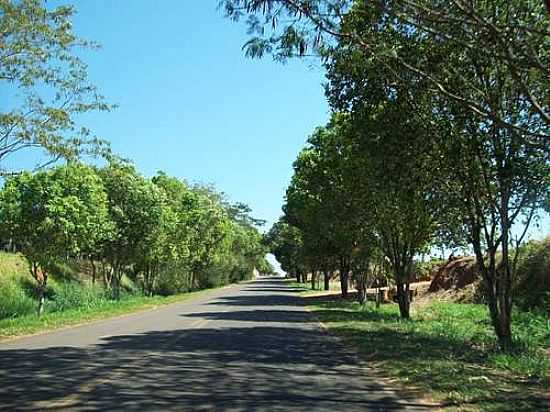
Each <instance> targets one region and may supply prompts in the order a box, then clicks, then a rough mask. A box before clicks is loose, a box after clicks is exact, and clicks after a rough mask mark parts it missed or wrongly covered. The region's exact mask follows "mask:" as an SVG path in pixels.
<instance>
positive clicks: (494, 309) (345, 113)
mask: <svg viewBox="0 0 550 412" xmlns="http://www.w3.org/2000/svg"><path fill="white" fill-rule="evenodd" d="M221 4H222V7H223V10H224V11H225V12H226V15H227V17H229V18H231V19H233V20H241V21H246V24H247V26H248V29H249V34H250V38H249V41H248V42H247V43H246V44H245V46H244V48H245V53H246V54H247V55H248V56H250V57H255V58H261V57H263V56H265V55H272V56H273V57H274V59H275V60H278V61H286V60H288V59H291V58H312V57H315V56H317V57H319V58H320V61H321V62H322V65H323V67H324V69H325V73H326V84H325V90H326V97H327V101H328V103H329V105H330V107H331V109H332V113H331V116H330V120H329V121H328V123H327V124H326V125H321V126H319V127H317V128H316V129H315V130H314V131H312V133H311V135H310V136H309V138H308V140H307V143H306V145H305V147H304V148H303V149H302V151H301V152H300V153H299V154H298V156H297V158H296V160H295V162H294V164H293V169H294V174H293V177H292V179H291V182H290V184H289V186H288V188H287V191H286V198H285V203H284V205H283V216H281V218H280V220H279V221H278V222H276V223H275V224H274V226H273V227H272V228H271V230H270V231H269V233H268V234H267V236H266V240H267V242H268V243H269V244H270V248H271V251H272V252H273V253H274V254H275V256H276V257H277V259H278V260H279V262H281V264H282V267H283V269H284V270H285V271H286V272H287V273H288V274H289V275H291V276H292V277H294V278H295V279H296V282H297V283H301V284H306V282H310V288H311V289H317V288H319V286H318V285H320V284H321V285H322V287H323V289H325V290H329V289H330V286H331V280H334V279H337V280H338V281H339V282H340V292H341V298H340V300H335V301H333V302H331V303H323V304H321V306H318V307H317V309H316V310H317V315H318V316H319V317H320V318H321V320H322V321H324V322H326V323H327V325H328V327H329V328H330V329H332V330H334V331H335V332H336V333H338V334H341V335H344V336H346V337H349V338H350V339H351V340H352V341H353V342H354V343H355V344H357V345H358V346H360V347H361V348H362V350H363V351H364V353H365V354H366V355H367V359H374V360H378V361H380V362H381V363H383V364H384V368H385V369H386V370H387V371H388V372H389V374H390V375H393V376H398V377H400V378H402V379H403V380H405V381H407V382H412V383H420V384H421V385H422V388H426V390H427V391H428V392H431V391H432V388H433V391H435V392H436V393H439V394H440V397H441V398H443V399H445V400H446V401H448V402H451V403H452V402H456V403H458V404H460V408H466V409H467V408H469V407H471V408H473V409H474V410H475V409H478V408H481V409H486V410H492V409H494V410H510V409H515V410H539V409H541V408H540V406H541V405H543V404H537V403H536V401H535V399H540V397H535V396H534V395H533V398H532V399H530V398H529V396H530V395H531V394H533V393H537V392H539V394H540V393H542V392H544V391H548V362H547V360H546V358H547V357H548V347H547V345H548V344H547V342H548V338H549V336H548V329H549V313H550V307H549V303H550V302H549V301H548V296H549V292H550V289H549V287H548V279H549V275H550V271H549V270H548V269H549V266H548V258H547V256H548V250H549V249H548V239H547V240H545V241H543V242H539V243H537V242H533V243H530V244H527V245H526V244H525V241H526V240H527V239H528V237H529V236H528V233H529V230H530V229H531V228H533V222H535V221H536V220H537V219H539V218H541V217H544V216H545V217H546V219H547V215H546V213H547V212H549V211H550V208H549V205H550V197H549V195H548V194H549V193H550V179H549V178H548V177H549V176H550V145H549V142H550V134H549V126H550V116H549V113H550V105H549V102H550V100H549V99H548V87H547V85H546V84H545V83H547V81H546V80H545V78H547V75H548V70H549V66H548V63H549V62H548V52H547V47H546V43H547V38H548V35H549V27H550V26H549V23H550V20H549V14H548V4H546V2H541V1H536V0H533V1H522V0H512V1H509V0H506V1H504V0H491V1H475V2H465V1H451V2H444V3H443V2H439V1H433V0H426V1H417V2H415V1H412V2H411V1H355V0H350V1H340V0H315V1H292V0H281V1H277V2H273V1H270V0H222V1H221ZM545 234H548V233H545ZM440 250H442V251H443V252H444V253H445V254H446V255H447V256H449V258H448V259H447V256H441V255H439V258H440V261H439V262H438V264H440V265H448V266H449V268H450V267H452V265H453V262H455V259H456V258H457V256H456V255H457V254H462V255H467V256H465V259H464V260H460V261H456V262H455V263H456V264H458V263H464V262H471V263H472V265H471V266H472V267H474V268H475V273H473V272H472V271H470V272H469V274H470V275H471V277H472V279H471V281H469V282H468V283H474V282H475V284H476V301H477V302H481V303H483V305H479V304H471V303H464V304H456V303H449V302H447V303H433V302H431V303H428V304H426V305H424V306H419V307H416V308H415V304H414V303H413V302H414V299H413V298H414V295H415V293H416V291H415V290H413V289H416V287H417V284H416V281H417V280H422V279H423V278H424V280H426V275H427V274H429V273H430V269H429V267H426V264H427V262H426V259H423V257H426V256H432V257H433V256H434V255H435V254H436V252H438V251H440ZM434 263H435V262H434ZM469 269H471V268H469ZM451 272H453V271H452V270H449V273H451ZM453 273H454V272H453ZM429 279H430V278H429V277H428V280H429ZM413 284H414V286H413ZM351 288H354V289H355V292H354V294H353V297H354V298H355V300H356V303H352V302H351V301H350V300H349V296H350V289H351ZM380 289H384V290H385V291H384V292H383V293H381V292H380ZM369 294H370V295H374V298H375V299H376V301H375V302H376V303H375V307H376V306H379V308H378V309H377V310H374V308H372V307H371V305H370V304H367V303H366V302H367V298H369ZM310 297H311V296H308V297H306V299H309V298H310ZM465 301H468V299H466V300H465ZM383 302H394V303H395V304H393V303H391V304H386V305H385V304H383ZM546 395H547V393H546ZM508 402H511V403H508ZM514 407H517V408H514Z"/></svg>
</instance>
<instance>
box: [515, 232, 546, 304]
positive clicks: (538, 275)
mask: <svg viewBox="0 0 550 412" xmlns="http://www.w3.org/2000/svg"><path fill="white" fill-rule="evenodd" d="M519 253H520V255H519V262H518V268H517V272H516V273H517V275H516V276H517V280H516V286H515V290H514V292H515V296H516V301H517V304H518V305H519V306H521V307H523V308H527V309H532V308H539V309H541V310H544V311H546V312H550V237H546V238H545V239H543V240H541V241H531V242H529V243H527V244H525V245H524V246H523V247H522V248H521V250H520V252H519Z"/></svg>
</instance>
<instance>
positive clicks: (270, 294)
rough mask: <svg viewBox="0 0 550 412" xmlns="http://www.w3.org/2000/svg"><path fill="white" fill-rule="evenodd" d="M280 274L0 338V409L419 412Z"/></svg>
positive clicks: (421, 408)
mask: <svg viewBox="0 0 550 412" xmlns="http://www.w3.org/2000/svg"><path fill="white" fill-rule="evenodd" d="M382 382H383V381H381V380H380V378H377V377H375V376H373V374H372V373H369V368H368V367H365V365H364V364H363V363H362V362H359V361H358V359H357V356H356V355H355V353H354V351H353V350H352V349H351V348H349V347H348V346H346V345H344V344H343V343H342V342H341V341H340V340H339V339H338V338H336V337H333V336H331V335H329V334H328V333H326V332H325V331H324V330H323V329H322V327H321V325H320V324H319V323H318V322H317V321H316V320H315V318H314V316H313V315H312V314H311V313H309V312H308V311H307V310H306V309H305V307H304V301H303V298H301V297H300V296H298V295H297V293H296V290H295V289H292V288H291V287H290V286H288V284H287V283H286V282H285V280H283V279H280V278H263V279H259V280H255V281H252V282H247V283H243V284H239V285H233V286H230V287H227V288H223V289H217V290H213V291H210V292H206V293H204V294H201V295H200V296H198V297H195V298H193V299H190V300H186V301H183V302H181V303H175V304H171V305H167V306H162V307H160V308H158V309H156V310H150V311H144V312H139V313H136V314H132V315H127V316H123V317H119V318H114V319H109V320H104V321H99V322H95V323H91V324H88V325H83V326H77V327H73V328H69V329H64V330H59V331H54V332H50V333H45V334H41V335H36V336H31V337H25V338H21V339H17V340H12V341H8V342H4V343H0V410H2V411H54V410H55V411H60V410H70V411H115V410H120V411H149V410H152V411H254V412H255V411H258V412H259V411H266V412H268V411H269V412H276V411H307V412H312V411H330V412H334V411H346V412H354V411H425V410H428V409H431V410H433V407H429V406H427V405H426V404H423V403H421V402H418V401H416V400H415V399H412V398H410V397H408V396H406V395H404V393H403V391H401V390H398V389H395V388H393V387H391V385H390V384H387V383H382Z"/></svg>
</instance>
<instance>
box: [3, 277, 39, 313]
mask: <svg viewBox="0 0 550 412" xmlns="http://www.w3.org/2000/svg"><path fill="white" fill-rule="evenodd" d="M12 280H13V279H10V281H7V280H6V281H3V282H0V319H6V318H15V317H18V316H24V315H28V314H30V313H34V312H36V301H35V300H33V298H32V296H29V295H28V294H27V293H25V290H24V289H23V288H21V286H20V285H19V284H18V283H17V282H16V281H14V280H13V281H12Z"/></svg>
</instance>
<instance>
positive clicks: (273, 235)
mask: <svg viewBox="0 0 550 412" xmlns="http://www.w3.org/2000/svg"><path fill="white" fill-rule="evenodd" d="M264 243H265V244H266V245H267V246H268V248H269V250H270V251H271V253H273V255H275V258H276V259H277V261H278V262H279V263H280V264H281V269H283V270H284V271H285V272H287V273H288V274H290V275H293V276H295V277H296V280H297V281H298V282H301V281H302V273H303V271H304V269H305V268H304V265H303V261H302V258H301V256H302V253H303V250H302V247H303V243H302V236H301V233H300V230H299V229H298V228H296V227H294V226H292V225H290V224H288V223H287V222H285V220H284V219H283V218H279V220H278V221H277V222H275V223H274V224H273V226H272V227H271V228H270V229H269V231H268V232H267V233H266V235H265V236H264Z"/></svg>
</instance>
